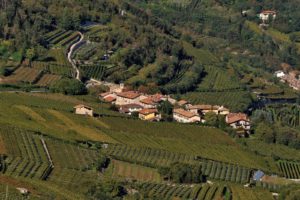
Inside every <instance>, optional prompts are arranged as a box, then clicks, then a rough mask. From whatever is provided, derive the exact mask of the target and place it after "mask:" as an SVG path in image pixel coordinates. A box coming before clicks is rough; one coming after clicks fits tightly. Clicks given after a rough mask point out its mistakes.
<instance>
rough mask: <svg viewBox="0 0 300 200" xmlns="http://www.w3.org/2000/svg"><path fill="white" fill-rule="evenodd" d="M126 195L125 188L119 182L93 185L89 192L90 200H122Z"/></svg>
mask: <svg viewBox="0 0 300 200" xmlns="http://www.w3.org/2000/svg"><path fill="white" fill-rule="evenodd" d="M124 195H126V190H125V188H124V187H123V186H122V185H121V184H120V183H117V182H114V181H111V182H101V183H100V184H97V185H93V186H92V187H90V189H89V190H88V192H87V196H88V198H89V199H99V200H102V199H105V200H112V199H122V196H124Z"/></svg>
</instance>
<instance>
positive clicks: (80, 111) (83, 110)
mask: <svg viewBox="0 0 300 200" xmlns="http://www.w3.org/2000/svg"><path fill="white" fill-rule="evenodd" d="M74 113H75V114H77V115H88V116H91V117H93V116H94V113H93V109H92V108H91V107H89V106H86V105H82V104H79V105H76V106H74Z"/></svg>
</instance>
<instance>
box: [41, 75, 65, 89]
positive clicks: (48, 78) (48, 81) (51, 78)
mask: <svg viewBox="0 0 300 200" xmlns="http://www.w3.org/2000/svg"><path fill="white" fill-rule="evenodd" d="M59 79H61V76H59V75H52V74H44V75H43V76H42V77H41V78H40V80H38V82H37V83H36V85H38V86H41V87H46V86H50V85H52V84H53V83H55V82H56V81H58V80H59Z"/></svg>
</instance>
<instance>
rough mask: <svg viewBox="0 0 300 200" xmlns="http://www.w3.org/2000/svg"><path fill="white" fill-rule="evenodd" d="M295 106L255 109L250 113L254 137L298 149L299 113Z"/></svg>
mask: <svg viewBox="0 0 300 200" xmlns="http://www.w3.org/2000/svg"><path fill="white" fill-rule="evenodd" d="M295 109H297V110H298V109H299V108H295V107H283V108H278V109H277V110H275V109H272V108H271V109H267V110H257V111H255V112H254V113H253V115H252V120H253V122H254V127H255V128H254V131H255V135H256V137H258V138H259V139H261V140H263V141H264V142H266V143H277V144H282V145H286V146H290V147H292V148H295V149H300V132H299V131H298V127H299V124H298V123H299V113H298V112H296V111H295Z"/></svg>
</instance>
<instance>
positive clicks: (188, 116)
mask: <svg viewBox="0 0 300 200" xmlns="http://www.w3.org/2000/svg"><path fill="white" fill-rule="evenodd" d="M173 113H176V114H179V115H182V116H184V117H187V118H192V117H195V116H198V115H197V114H196V113H192V112H189V111H186V110H183V109H182V108H179V109H174V110H173Z"/></svg>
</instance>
